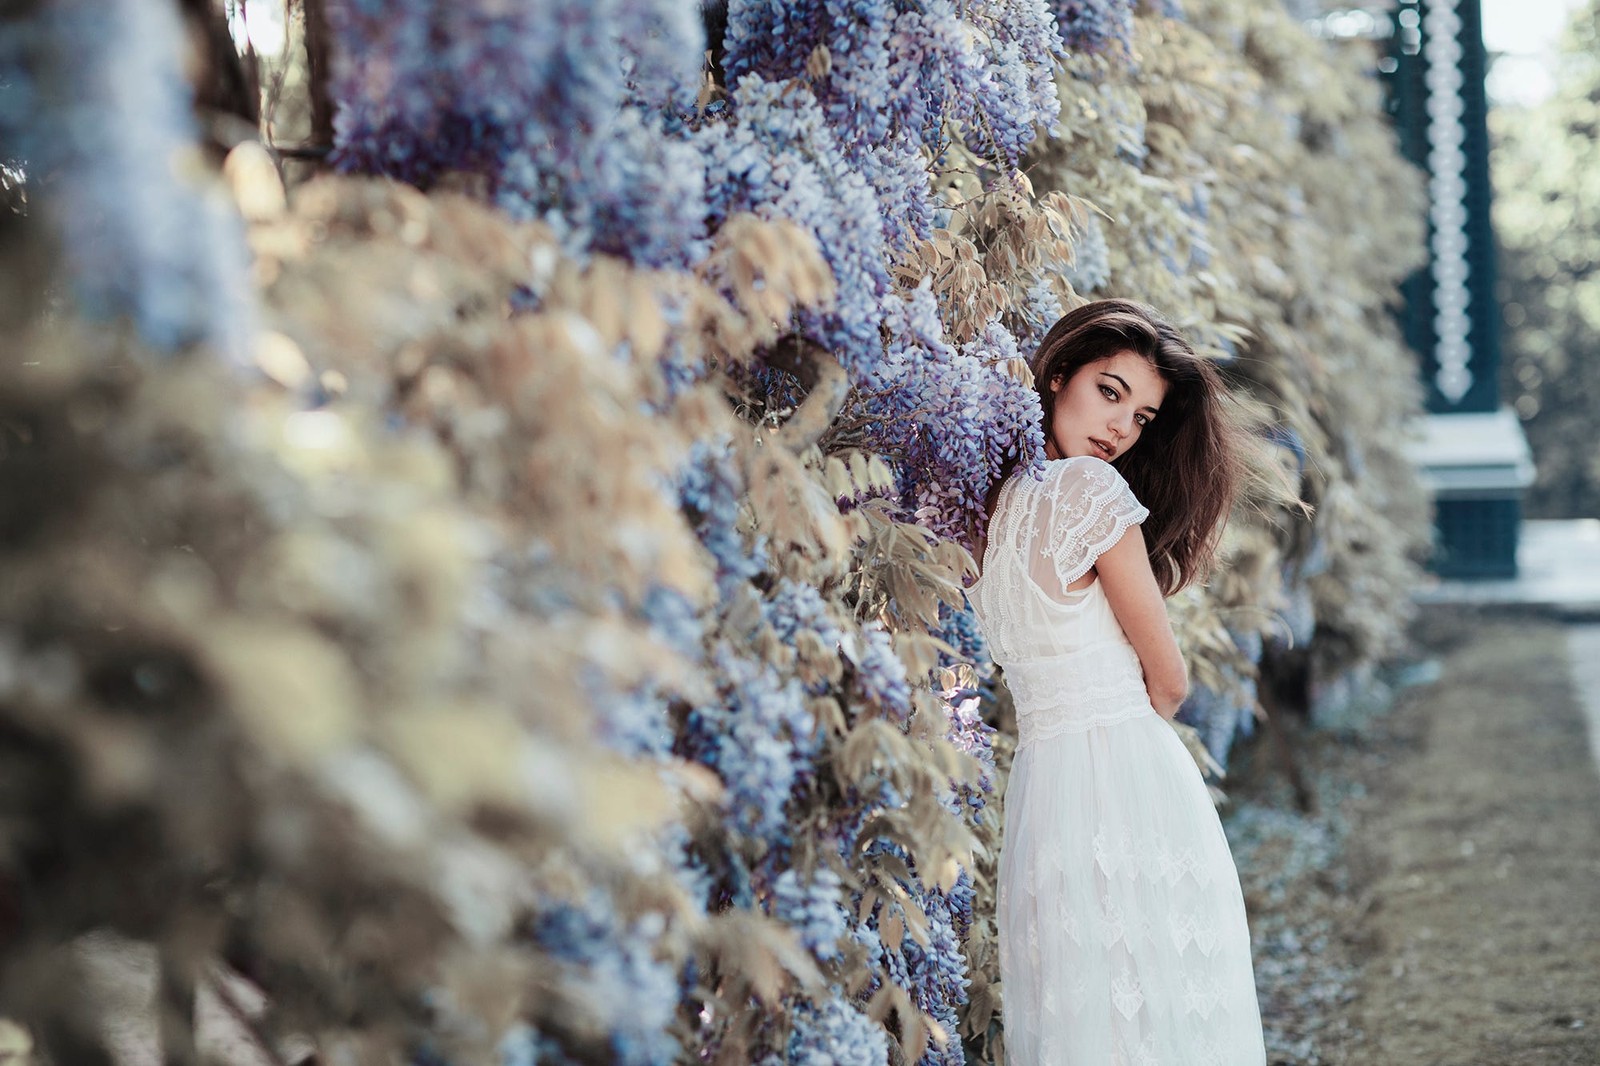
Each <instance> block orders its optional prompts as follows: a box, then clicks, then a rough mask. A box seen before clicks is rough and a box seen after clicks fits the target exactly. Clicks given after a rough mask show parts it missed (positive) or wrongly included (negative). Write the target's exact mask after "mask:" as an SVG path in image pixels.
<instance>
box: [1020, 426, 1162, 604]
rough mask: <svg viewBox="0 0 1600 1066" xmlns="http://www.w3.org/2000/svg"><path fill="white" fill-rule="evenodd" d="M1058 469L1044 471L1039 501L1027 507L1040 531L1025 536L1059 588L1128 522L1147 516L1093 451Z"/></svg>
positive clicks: (1106, 546)
mask: <svg viewBox="0 0 1600 1066" xmlns="http://www.w3.org/2000/svg"><path fill="white" fill-rule="evenodd" d="M1064 462H1066V463H1070V464H1073V465H1072V467H1071V469H1070V470H1069V471H1068V472H1066V473H1064V474H1063V475H1060V476H1057V477H1054V478H1050V477H1047V478H1046V479H1045V481H1044V482H1043V483H1042V485H1041V488H1040V495H1041V497H1042V499H1041V501H1040V504H1039V505H1038V506H1035V507H1033V508H1031V511H1032V514H1033V517H1034V520H1035V521H1036V522H1040V523H1043V524H1044V525H1045V530H1044V535H1043V536H1035V537H1032V538H1030V539H1031V540H1033V541H1034V543H1035V544H1037V545H1038V548H1037V550H1038V551H1040V552H1042V553H1044V554H1045V555H1047V556H1049V557H1050V560H1051V563H1052V565H1053V566H1054V567H1055V572H1056V577H1057V578H1059V579H1060V581H1061V587H1062V589H1065V588H1066V587H1067V586H1068V585H1070V584H1072V583H1073V582H1074V581H1076V580H1078V579H1079V578H1080V577H1082V576H1083V575H1084V574H1087V573H1088V572H1089V568H1090V567H1092V566H1094V563H1095V560H1096V559H1098V558H1100V556H1101V555H1103V554H1105V552H1106V551H1107V550H1108V549H1109V548H1111V547H1112V546H1113V545H1115V544H1116V543H1117V541H1119V540H1121V539H1122V535H1123V534H1124V533H1126V532H1127V531H1128V527H1130V526H1136V525H1138V524H1139V523H1141V522H1143V521H1144V520H1145V519H1146V518H1148V517H1149V516H1150V512H1149V510H1147V509H1146V508H1145V507H1144V506H1143V505H1141V504H1140V503H1139V501H1138V500H1136V499H1134V496H1133V490H1132V489H1130V488H1128V483H1127V482H1126V481H1123V480H1122V475H1121V474H1119V473H1117V470H1116V468H1115V467H1113V466H1112V465H1111V464H1109V463H1107V462H1105V461H1103V460H1101V459H1095V458H1092V457H1087V458H1082V459H1068V460H1064Z"/></svg>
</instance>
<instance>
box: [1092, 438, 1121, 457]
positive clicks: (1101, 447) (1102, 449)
mask: <svg viewBox="0 0 1600 1066" xmlns="http://www.w3.org/2000/svg"><path fill="white" fill-rule="evenodd" d="M1089 443H1090V444H1092V445H1094V447H1095V450H1096V451H1098V452H1099V453H1100V454H1101V455H1102V456H1104V457H1105V458H1107V459H1109V458H1111V457H1112V456H1113V455H1115V454H1116V449H1114V448H1112V447H1111V445H1109V444H1107V443H1106V442H1105V441H1103V440H1095V439H1094V438H1093V437H1090V438H1089Z"/></svg>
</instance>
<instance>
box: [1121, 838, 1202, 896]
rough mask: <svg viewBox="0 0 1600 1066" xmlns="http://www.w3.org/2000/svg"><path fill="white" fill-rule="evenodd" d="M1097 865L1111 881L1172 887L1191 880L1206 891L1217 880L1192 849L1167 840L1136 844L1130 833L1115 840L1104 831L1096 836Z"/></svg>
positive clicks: (1151, 840) (1144, 841) (1150, 840)
mask: <svg viewBox="0 0 1600 1066" xmlns="http://www.w3.org/2000/svg"><path fill="white" fill-rule="evenodd" d="M1094 861H1095V864H1096V865H1098V866H1099V867H1100V869H1101V870H1103V871H1105V875H1106V876H1107V877H1118V876H1132V877H1142V878H1144V879H1145V880H1146V881H1164V882H1166V883H1167V884H1169V885H1176V884H1177V883H1178V882H1180V881H1182V880H1183V879H1184V878H1189V879H1190V880H1192V881H1194V882H1195V883H1196V884H1198V885H1200V886H1202V887H1204V886H1208V885H1210V884H1211V882H1212V877H1213V870H1212V869H1211V867H1210V866H1209V865H1208V864H1207V863H1206V862H1204V861H1203V860H1202V859H1201V857H1200V853H1199V852H1198V851H1197V850H1196V849H1195V848H1194V847H1193V846H1192V845H1191V846H1186V847H1173V846H1172V845H1171V844H1169V843H1168V842H1167V841H1165V840H1153V839H1148V838H1146V839H1141V840H1135V839H1134V837H1133V834H1132V833H1131V832H1127V831H1124V832H1122V833H1119V834H1118V835H1117V837H1116V839H1115V840H1113V839H1111V838H1110V837H1109V836H1107V834H1106V832H1105V830H1103V829H1102V830H1100V831H1098V832H1096V833H1095V835H1094Z"/></svg>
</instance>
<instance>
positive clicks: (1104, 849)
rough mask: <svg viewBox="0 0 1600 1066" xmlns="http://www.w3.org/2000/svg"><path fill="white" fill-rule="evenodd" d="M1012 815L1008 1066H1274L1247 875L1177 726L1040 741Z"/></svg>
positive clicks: (1004, 950) (1005, 864) (1004, 904)
mask: <svg viewBox="0 0 1600 1066" xmlns="http://www.w3.org/2000/svg"><path fill="white" fill-rule="evenodd" d="M1005 819H1006V830H1005V845H1004V850H1003V852H1002V854H1001V858H1000V879H999V885H998V895H999V901H998V909H999V914H998V917H999V926H1000V972H1001V987H1002V994H1003V996H1004V1021H1005V1036H1006V1061H1007V1063H1008V1064H1009V1066H1263V1064H1264V1063H1265V1062H1266V1051H1265V1049H1264V1047H1263V1043H1262V1034H1261V1015H1260V1009H1259V1007H1258V1006H1257V1004H1256V992H1255V978H1254V976H1253V973H1252V971H1251V964H1250V934H1249V929H1248V928H1247V926H1246V924H1245V912H1244V897H1243V894H1242V893H1241V892H1240V889H1239V874H1238V870H1237V868H1236V867H1235V866H1234V863H1233V856H1232V854H1231V853H1230V852H1229V850H1228V842H1227V838H1226V837H1224V836H1223V832H1222V823H1221V821H1220V820H1219V819H1218V817H1217V814H1216V810H1215V809H1214V808H1213V806H1212V804H1211V799H1210V796H1209V795H1208V794H1207V791H1206V786H1205V782H1204V780H1203V779H1202V777H1201V775H1200V771H1199V768H1198V767H1196V766H1195V764H1194V759H1193V757H1191V756H1190V755H1189V753H1188V751H1187V750H1186V749H1185V748H1184V746H1183V742H1182V740H1180V739H1179V738H1178V736H1177V734H1176V733H1175V732H1174V731H1173V729H1172V727H1171V726H1169V725H1168V724H1167V723H1166V722H1164V721H1162V720H1161V719H1160V718H1159V717H1158V716H1157V715H1156V714H1155V713H1154V712H1151V713H1150V714H1148V715H1143V716H1139V717H1135V718H1131V719H1128V720H1125V721H1120V722H1116V723H1113V724H1111V725H1102V726H1092V727H1090V728H1088V729H1085V730H1083V731H1081V732H1073V733H1067V734H1064V735H1061V736H1055V737H1051V738H1049V739H1045V740H1038V741H1035V742H1033V743H1031V744H1028V745H1026V746H1025V747H1024V748H1023V749H1022V750H1021V751H1019V752H1018V753H1017V757H1016V760H1015V762H1014V763H1013V766H1012V770H1011V779H1010V783H1009V784H1008V785H1007V787H1006V797H1005Z"/></svg>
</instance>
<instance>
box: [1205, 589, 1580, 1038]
mask: <svg viewBox="0 0 1600 1066" xmlns="http://www.w3.org/2000/svg"><path fill="white" fill-rule="evenodd" d="M1415 640H1416V643H1417V649H1418V654H1419V662H1418V663H1417V664H1414V665H1413V666H1412V667H1410V668H1409V670H1408V671H1407V672H1406V673H1405V674H1403V675H1402V678H1403V680H1405V681H1409V682H1416V683H1415V684H1412V685H1410V687H1407V688H1405V690H1404V691H1403V692H1402V693H1401V694H1400V695H1399V696H1398V697H1397V698H1396V699H1394V700H1392V701H1391V700H1388V699H1384V698H1382V696H1383V693H1382V691H1381V689H1380V690H1379V691H1378V692H1377V694H1376V696H1375V697H1374V698H1373V699H1370V700H1368V701H1367V702H1366V703H1364V704H1356V705H1353V706H1350V707H1347V708H1346V709H1345V710H1344V711H1343V712H1342V713H1341V714H1340V715H1339V716H1338V717H1337V719H1336V720H1334V719H1331V718H1330V717H1328V716H1324V717H1323V718H1321V719H1319V720H1318V721H1317V722H1316V723H1315V727H1314V728H1310V729H1304V728H1302V730H1301V731H1300V732H1298V733H1294V734H1293V735H1291V736H1290V737H1289V740H1290V743H1291V745H1292V746H1293V747H1294V749H1295V750H1296V751H1297V752H1298V755H1299V759H1300V763H1301V767H1302V770H1303V772H1304V775H1305V782H1306V785H1307V786H1308V791H1309V793H1310V795H1311V797H1312V798H1313V800H1314V802H1313V804H1312V808H1313V809H1312V810H1311V811H1310V812H1307V813H1300V812H1297V811H1296V810H1295V807H1294V798H1293V793H1292V790H1291V789H1290V787H1289V785H1288V782H1287V778H1286V774H1285V773H1284V772H1283V765H1282V762H1281V760H1280V759H1278V758H1276V757H1275V756H1274V755H1273V751H1274V749H1273V746H1272V745H1271V744H1269V743H1257V744H1255V745H1252V746H1251V747H1250V749H1249V751H1248V752H1247V753H1246V756H1245V757H1244V758H1242V759H1241V760H1240V761H1239V764H1238V765H1237V766H1236V767H1235V773H1234V775H1233V778H1232V779H1230V781H1229V782H1228V783H1227V784H1228V788H1229V791H1230V793H1231V795H1232V801H1233V802H1232V806H1231V809H1230V810H1229V811H1227V812H1225V823H1226V825H1227V828H1228V832H1229V837H1230V839H1231V840H1232V841H1233V846H1234V855H1235V858H1236V860H1237V861H1238V863H1239V867H1240V873H1241V876H1242V879H1243V881H1244V886H1245V894H1246V902H1247V904H1248V906H1249V908H1250V912H1251V925H1252V935H1253V938H1254V943H1255V949H1256V978H1257V984H1258V991H1259V993H1260V996H1261V1003H1262V1011H1263V1017H1264V1021H1265V1024H1266V1027H1267V1037H1268V1059H1269V1062H1270V1063H1272V1064H1273V1066H1322V1064H1335V1066H1596V1064H1600V817H1597V812H1600V777H1597V776H1596V773H1595V770H1594V766H1593V763H1592V761H1591V758H1590V754H1589V745H1588V742H1587V739H1586V735H1585V726H1584V722H1583V717H1582V713H1581V711H1580V709H1579V707H1578V705H1577V703H1576V701H1575V699H1574V695H1573V692H1572V687H1571V682H1570V671H1569V666H1568V663H1567V661H1566V658H1565V656H1566V641H1565V639H1564V635H1563V632H1562V629H1561V627H1560V626H1559V625H1558V624H1555V623H1553V622H1546V621H1539V620H1534V619H1528V618H1514V617H1508V616H1504V615H1493V614H1476V613H1471V612H1463V611H1459V610H1456V611H1451V610H1446V609H1439V608H1436V609H1430V610H1429V611H1428V612H1427V613H1426V614H1425V615H1424V617H1423V618H1422V620H1421V621H1420V623H1419V625H1418V627H1417V629H1416V633H1415ZM1293 725H1294V723H1293V721H1292V720H1289V721H1286V726H1288V727H1292V726H1293Z"/></svg>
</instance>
